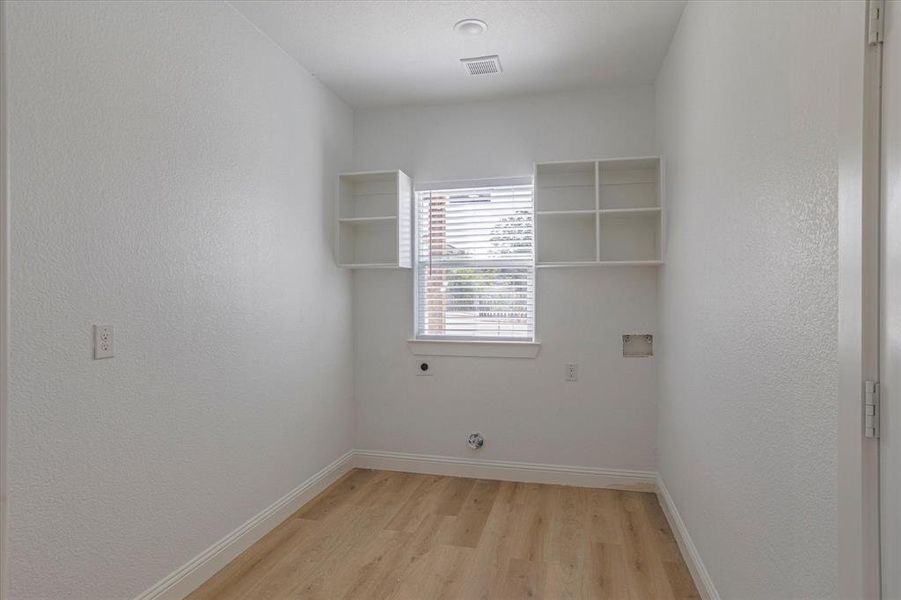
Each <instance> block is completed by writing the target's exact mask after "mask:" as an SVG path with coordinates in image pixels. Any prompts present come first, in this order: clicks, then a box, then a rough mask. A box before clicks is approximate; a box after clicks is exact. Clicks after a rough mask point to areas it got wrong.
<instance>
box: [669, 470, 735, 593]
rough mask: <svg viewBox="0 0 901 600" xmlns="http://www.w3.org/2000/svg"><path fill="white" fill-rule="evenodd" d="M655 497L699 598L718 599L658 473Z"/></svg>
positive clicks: (705, 569) (708, 574)
mask: <svg viewBox="0 0 901 600" xmlns="http://www.w3.org/2000/svg"><path fill="white" fill-rule="evenodd" d="M657 498H659V500H660V506H661V507H662V508H663V514H665V515H666V520H667V521H669V526H670V529H672V530H673V536H674V537H675V538H676V543H677V544H679V550H681V551H682V557H683V558H684V559H685V564H686V565H687V566H688V570H689V571H690V572H691V578H692V579H693V580H694V582H695V587H696V588H698V593H699V594H700V595H701V598H702V599H703V600H720V595H719V593H717V591H716V587H714V585H713V579H711V578H710V573H708V572H707V568H706V567H705V566H704V561H702V560H701V554H700V553H699V552H698V549H697V547H695V544H694V542H693V541H691V536H690V535H688V529H686V527H685V522H684V521H682V517H681V516H680V515H679V510H678V509H677V508H676V504H675V503H674V502H673V498H672V496H670V495H669V490H667V489H666V484H664V483H663V479H662V478H661V477H660V476H659V475H658V476H657Z"/></svg>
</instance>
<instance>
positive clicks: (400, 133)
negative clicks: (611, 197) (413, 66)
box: [353, 87, 657, 470]
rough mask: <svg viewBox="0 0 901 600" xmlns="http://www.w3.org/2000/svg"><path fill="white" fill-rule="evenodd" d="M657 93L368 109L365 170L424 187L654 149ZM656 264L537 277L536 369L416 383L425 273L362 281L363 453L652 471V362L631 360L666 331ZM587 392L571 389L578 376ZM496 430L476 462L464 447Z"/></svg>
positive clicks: (468, 371) (476, 363) (358, 375)
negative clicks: (569, 372) (418, 307)
mask: <svg viewBox="0 0 901 600" xmlns="http://www.w3.org/2000/svg"><path fill="white" fill-rule="evenodd" d="M654 147H655V142H654V108H653V90H652V89H651V88H649V87H640V88H633V89H624V90H618V91H600V92H599V91H593V92H581V93H571V94H560V95H549V96H534V97H525V98H516V99H510V100H504V101H492V102H479V103H468V104H457V105H445V106H432V107H417V108H398V109H378V110H362V111H358V112H357V113H356V115H355V124H354V166H355V168H356V169H358V170H377V169H396V168H400V169H403V170H404V171H406V172H407V173H408V174H409V175H411V176H412V177H413V178H414V179H416V180H417V181H420V182H422V181H437V180H454V179H456V180H460V179H474V178H487V177H503V176H516V175H528V174H530V173H531V171H532V163H533V162H535V161H547V160H567V159H579V158H599V157H601V158H603V157H616V156H635V155H649V154H653V153H654ZM656 277H657V274H656V271H655V269H654V268H648V267H641V268H638V267H636V268H623V269H612V268H608V269H587V268H583V269H543V270H539V272H538V280H537V294H538V327H539V330H538V336H539V338H540V340H541V343H542V346H541V352H540V353H539V355H538V358H537V359H503V358H492V359H486V358H459V357H454V358H442V357H432V359H431V363H432V370H433V371H434V376H432V377H417V376H416V375H415V366H416V364H417V362H416V357H414V356H413V355H411V353H410V351H409V350H408V348H407V345H406V340H407V339H408V338H410V337H412V333H413V331H412V329H413V327H412V323H413V274H412V271H410V270H406V271H382V270H380V271H357V272H356V273H355V274H354V284H353V285H354V309H353V310H354V313H353V314H354V350H355V354H354V357H355V360H354V387H355V401H356V410H355V417H356V430H355V431H356V445H357V447H358V448H361V449H365V450H383V451H395V452H408V453H419V454H433V455H441V456H451V457H474V458H480V459H495V460H508V461H522V462H533V463H545V464H561V465H574V466H589V467H599V468H620V469H636V470H653V469H654V465H655V461H654V454H655V453H654V438H655V427H656V425H655V406H656V389H657V388H656V379H655V364H654V359H624V358H622V340H621V335H622V334H623V333H645V332H650V333H653V332H654V330H655V320H656V310H657V308H656V294H657V291H656ZM567 362H578V363H579V364H580V380H579V381H578V382H577V383H567V382H565V381H564V365H565V363H567ZM473 430H480V431H481V432H482V433H484V434H485V437H486V440H487V441H486V445H485V447H484V448H483V449H482V450H480V451H478V452H473V451H471V450H469V449H468V448H466V435H467V434H468V433H469V432H470V431H473Z"/></svg>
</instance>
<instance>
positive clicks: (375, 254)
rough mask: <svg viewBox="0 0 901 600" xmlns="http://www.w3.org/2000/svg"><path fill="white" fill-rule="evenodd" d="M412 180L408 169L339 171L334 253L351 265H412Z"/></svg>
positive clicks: (339, 261)
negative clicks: (361, 171) (360, 171)
mask: <svg viewBox="0 0 901 600" xmlns="http://www.w3.org/2000/svg"><path fill="white" fill-rule="evenodd" d="M412 197H413V185H412V182H411V181H410V178H409V177H408V176H407V175H406V174H405V173H404V172H403V171H369V172H365V173H344V174H342V175H339V176H338V203H337V211H336V212H337V217H336V232H335V258H336V262H337V264H338V266H339V267H343V268H346V269H390V268H394V269H398V268H404V269H409V268H410V266H411V263H412V250H411V248H412V246H411V243H410V236H411V234H412V232H411V223H412V216H413V212H412Z"/></svg>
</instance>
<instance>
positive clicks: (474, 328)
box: [416, 185, 535, 341]
mask: <svg viewBox="0 0 901 600" xmlns="http://www.w3.org/2000/svg"><path fill="white" fill-rule="evenodd" d="M534 240H535V236H534V217H533V204H532V186H531V185H505V186H490V187H470V188H458V189H446V190H427V191H420V192H417V194H416V258H417V265H416V278H417V282H416V335H417V338H419V339H451V340H454V339H456V340H514V341H531V340H532V339H533V338H534V335H535V260H534V256H535V249H534Z"/></svg>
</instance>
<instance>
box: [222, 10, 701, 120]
mask: <svg viewBox="0 0 901 600" xmlns="http://www.w3.org/2000/svg"><path fill="white" fill-rule="evenodd" d="M231 4H232V5H233V6H234V7H235V8H236V9H238V10H239V11H240V12H241V13H243V14H244V15H245V16H246V17H247V18H248V19H249V20H250V21H251V22H252V23H254V24H255V25H256V26H257V27H259V29H261V30H262V31H263V32H264V33H266V34H268V35H269V36H270V37H271V38H272V39H273V40H274V41H275V42H276V43H277V44H279V45H280V46H281V47H282V48H284V49H285V50H286V51H287V52H288V53H289V54H290V55H292V56H293V57H294V58H295V59H297V61H298V62H299V63H300V64H302V65H304V66H305V67H306V68H307V69H308V70H309V71H310V72H312V73H313V75H315V76H316V77H317V78H318V79H319V80H320V81H322V82H323V83H324V84H325V85H327V86H328V87H329V88H330V89H332V90H333V91H334V92H336V93H337V94H338V95H339V96H341V97H342V98H343V99H344V100H345V101H346V102H348V103H349V104H351V105H352V106H354V107H358V108H360V107H371V106H387V105H405V104H434V103H445V102H459V101H467V100H478V99H488V98H497V97H504V96H512V95H518V94H534V93H543V92H551V91H564V90H579V89H588V88H599V87H609V86H625V85H638V84H649V83H653V81H654V78H655V77H656V75H657V71H658V69H659V68H660V64H661V62H662V61H663V58H664V56H665V55H666V50H667V48H668V46H669V43H670V40H671V39H672V36H673V32H674V31H675V29H676V25H677V24H678V21H679V17H680V15H681V14H682V9H683V7H684V1H683V0H659V1H649V0H644V1H637V0H636V1H618V2H610V1H601V0H596V1H588V0H586V1H564V0H560V1H549V2H545V1H481V2H473V1H470V2H447V1H441V0H432V1H428V0H408V1H390V2H389V1H378V0H364V1H357V0H345V1H329V2H326V1H318V2H317V1H304V2H301V1H275V0H272V1H270V0H231ZM465 18H477V19H482V20H483V21H485V22H486V23H488V31H486V32H485V33H483V34H481V35H478V36H464V35H461V34H458V33H455V32H454V31H453V25H454V23H456V22H457V21H459V20H460V19H465ZM487 54H498V55H500V60H501V64H502V66H503V73H500V74H497V75H482V76H471V75H468V74H467V73H466V70H465V69H464V67H463V65H462V64H461V63H460V59H461V58H465V57H472V56H482V55H487Z"/></svg>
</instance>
